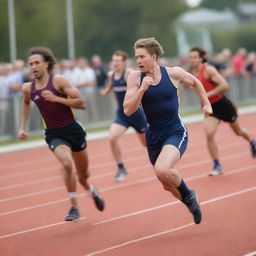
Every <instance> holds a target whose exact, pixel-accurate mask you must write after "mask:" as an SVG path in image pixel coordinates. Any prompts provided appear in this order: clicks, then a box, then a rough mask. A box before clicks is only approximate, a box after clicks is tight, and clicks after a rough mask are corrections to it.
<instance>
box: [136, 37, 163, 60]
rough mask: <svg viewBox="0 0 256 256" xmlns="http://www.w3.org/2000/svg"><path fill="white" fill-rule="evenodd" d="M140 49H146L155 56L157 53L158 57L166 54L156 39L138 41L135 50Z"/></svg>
mask: <svg viewBox="0 0 256 256" xmlns="http://www.w3.org/2000/svg"><path fill="white" fill-rule="evenodd" d="M138 48H145V49H146V50H147V51H148V53H149V54H151V55H153V54H154V53H155V54H156V55H157V57H160V56H162V55H163V54H164V51H163V48H162V46H161V44H160V43H159V42H158V41H157V40H156V39H155V38H154V37H149V38H141V39H139V40H137V41H136V42H135V44H134V50H136V49H138Z"/></svg>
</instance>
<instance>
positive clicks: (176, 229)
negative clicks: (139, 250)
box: [85, 223, 195, 256]
mask: <svg viewBox="0 0 256 256" xmlns="http://www.w3.org/2000/svg"><path fill="white" fill-rule="evenodd" d="M193 225H195V224H194V223H188V224H186V225H183V226H180V227H177V228H173V229H169V230H166V231H163V232H159V233H155V234H152V235H149V236H143V237H140V238H137V239H134V240H130V241H128V242H125V243H121V244H117V245H115V246H112V247H108V248H105V249H102V250H99V251H95V252H92V253H89V254H86V255H85V256H93V255H97V254H100V253H103V252H107V251H111V250H114V249H117V248H120V247H124V246H126V245H129V244H134V243H137V242H140V241H143V240H146V239H150V238H154V237H157V236H161V235H165V234H168V233H172V232H175V231H178V230H181V229H184V228H188V227H190V226H193Z"/></svg>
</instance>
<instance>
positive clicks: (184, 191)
mask: <svg viewBox="0 0 256 256" xmlns="http://www.w3.org/2000/svg"><path fill="white" fill-rule="evenodd" d="M177 189H178V190H179V192H180V194H181V199H182V200H183V199H184V198H186V197H187V196H189V195H190V194H191V190H190V189H189V188H188V187H187V185H186V183H185V182H184V180H181V183H180V185H179V187H177Z"/></svg>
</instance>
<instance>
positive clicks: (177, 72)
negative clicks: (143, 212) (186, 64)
mask: <svg viewBox="0 0 256 256" xmlns="http://www.w3.org/2000/svg"><path fill="white" fill-rule="evenodd" d="M171 77H173V78H174V80H175V81H177V82H178V83H179V84H183V85H186V86H192V87H193V89H194V91H195V92H196V94H197V95H198V96H199V98H200V101H201V104H202V110H203V114H204V115H205V116H208V115H210V114H212V107H211V104H210V102H209V100H208V97H207V94H206V92H205V89H204V87H203V85H202V84H201V82H200V81H199V80H198V79H197V78H196V77H194V76H193V75H191V74H190V73H188V72H186V71H185V70H184V69H182V68H179V67H175V68H172V69H171Z"/></svg>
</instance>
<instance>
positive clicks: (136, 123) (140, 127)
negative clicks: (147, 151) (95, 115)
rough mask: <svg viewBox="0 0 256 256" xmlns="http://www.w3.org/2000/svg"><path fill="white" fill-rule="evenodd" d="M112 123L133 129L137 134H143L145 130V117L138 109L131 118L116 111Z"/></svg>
mask: <svg viewBox="0 0 256 256" xmlns="http://www.w3.org/2000/svg"><path fill="white" fill-rule="evenodd" d="M113 123H115V124H120V125H122V126H124V127H127V128H128V127H130V126H131V127H133V128H134V129H135V130H136V131H137V132H138V133H145V132H146V130H147V127H148V125H147V121H146V117H145V115H144V113H143V111H142V110H141V109H138V110H137V111H136V112H135V113H134V114H132V115H131V116H127V115H125V114H124V112H123V111H120V110H118V111H117V115H116V118H115V119H114V121H113Z"/></svg>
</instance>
